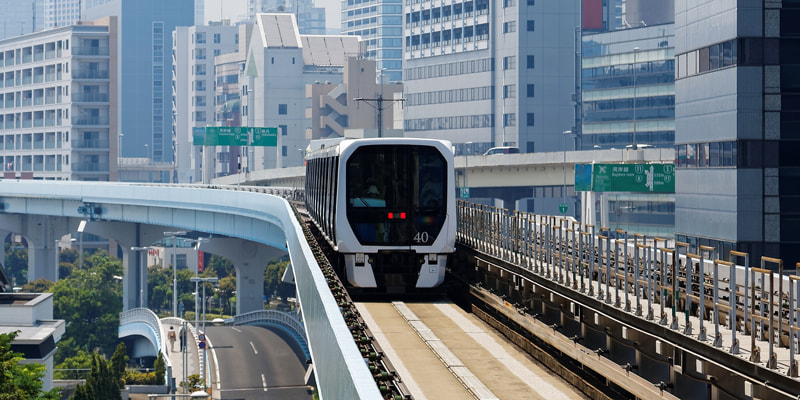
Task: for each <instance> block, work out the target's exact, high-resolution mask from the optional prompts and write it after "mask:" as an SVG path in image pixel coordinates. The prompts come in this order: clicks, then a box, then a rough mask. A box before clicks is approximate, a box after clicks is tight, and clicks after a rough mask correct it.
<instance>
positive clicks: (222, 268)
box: [206, 255, 236, 279]
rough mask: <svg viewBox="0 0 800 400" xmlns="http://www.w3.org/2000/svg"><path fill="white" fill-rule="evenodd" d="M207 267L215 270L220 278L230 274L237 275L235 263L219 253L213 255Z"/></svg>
mask: <svg viewBox="0 0 800 400" xmlns="http://www.w3.org/2000/svg"><path fill="white" fill-rule="evenodd" d="M206 269H211V270H214V271H215V272H216V273H217V275H216V276H217V277H218V278H219V279H222V278H225V277H228V276H236V268H234V266H233V263H231V262H230V260H228V259H227V258H225V257H220V256H217V255H211V257H210V258H209V260H208V265H207V266H206Z"/></svg>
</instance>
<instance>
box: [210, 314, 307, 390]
mask: <svg viewBox="0 0 800 400" xmlns="http://www.w3.org/2000/svg"><path fill="white" fill-rule="evenodd" d="M206 333H207V334H206V336H207V337H208V339H209V342H210V343H211V347H210V348H209V350H208V357H209V360H210V362H211V376H212V378H211V382H212V391H213V392H214V393H212V394H213V398H214V399H228V400H251V399H252V400H256V399H258V400H261V399H286V400H310V399H312V392H311V390H310V388H309V387H308V386H306V385H305V383H304V376H305V373H306V367H307V365H306V363H305V357H304V356H303V355H302V353H299V354H298V353H297V352H295V349H293V348H292V346H291V345H290V344H289V342H288V341H291V340H292V339H288V338H286V339H284V337H285V336H280V335H278V334H276V333H275V332H274V331H271V330H269V329H266V328H261V327H255V326H238V327H228V326H215V327H208V328H207V329H206ZM295 347H296V345H295ZM215 356H216V357H215ZM217 362H218V363H219V366H218V368H217V365H216V363H217ZM217 374H218V375H217Z"/></svg>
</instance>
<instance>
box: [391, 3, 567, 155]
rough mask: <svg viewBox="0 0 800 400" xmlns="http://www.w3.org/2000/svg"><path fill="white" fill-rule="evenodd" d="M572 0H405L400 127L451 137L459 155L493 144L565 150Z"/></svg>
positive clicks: (419, 134)
mask: <svg viewBox="0 0 800 400" xmlns="http://www.w3.org/2000/svg"><path fill="white" fill-rule="evenodd" d="M578 7H579V2H561V1H559V2H542V1H539V2H534V1H532V0H528V1H515V0H505V1H498V2H489V1H488V0H477V1H453V2H452V3H451V4H445V5H441V4H433V3H429V2H428V3H416V2H414V3H407V4H405V5H404V12H405V17H406V19H407V21H408V22H407V23H406V24H405V27H404V41H405V43H404V59H403V62H404V65H403V84H404V86H405V93H406V98H407V99H408V100H407V101H406V105H405V110H404V113H405V131H406V135H407V136H414V137H431V138H440V139H447V140H450V141H451V142H452V143H453V144H454V145H455V146H456V154H457V155H460V154H476V153H482V152H483V151H485V150H486V149H488V148H490V147H494V146H516V147H519V148H520V150H521V151H522V152H548V151H560V150H562V149H563V148H564V146H565V143H567V142H565V141H564V139H563V135H562V132H564V131H566V130H572V131H574V128H573V126H574V125H575V118H574V108H573V97H574V95H575V93H576V85H575V65H576V56H575V53H576V46H577V45H578V43H579V42H578V40H576V35H579V32H578V31H577V30H576V26H578V21H579V20H578V18H579V9H578ZM466 143H470V145H469V146H466V145H465V144H466ZM567 146H568V147H569V148H572V145H571V144H569V143H567Z"/></svg>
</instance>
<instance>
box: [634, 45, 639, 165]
mask: <svg viewBox="0 0 800 400" xmlns="http://www.w3.org/2000/svg"><path fill="white" fill-rule="evenodd" d="M638 53H639V48H638V47H634V48H633V149H634V150H636V149H637V148H638V146H637V145H636V89H637V86H638V85H637V84H636V55H637V54H638Z"/></svg>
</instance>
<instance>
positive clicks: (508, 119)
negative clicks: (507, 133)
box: [503, 113, 517, 126]
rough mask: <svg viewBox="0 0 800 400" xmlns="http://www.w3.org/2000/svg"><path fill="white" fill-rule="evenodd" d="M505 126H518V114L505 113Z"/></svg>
mask: <svg viewBox="0 0 800 400" xmlns="http://www.w3.org/2000/svg"><path fill="white" fill-rule="evenodd" d="M503 126H517V114H514V113H509V114H503Z"/></svg>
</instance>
